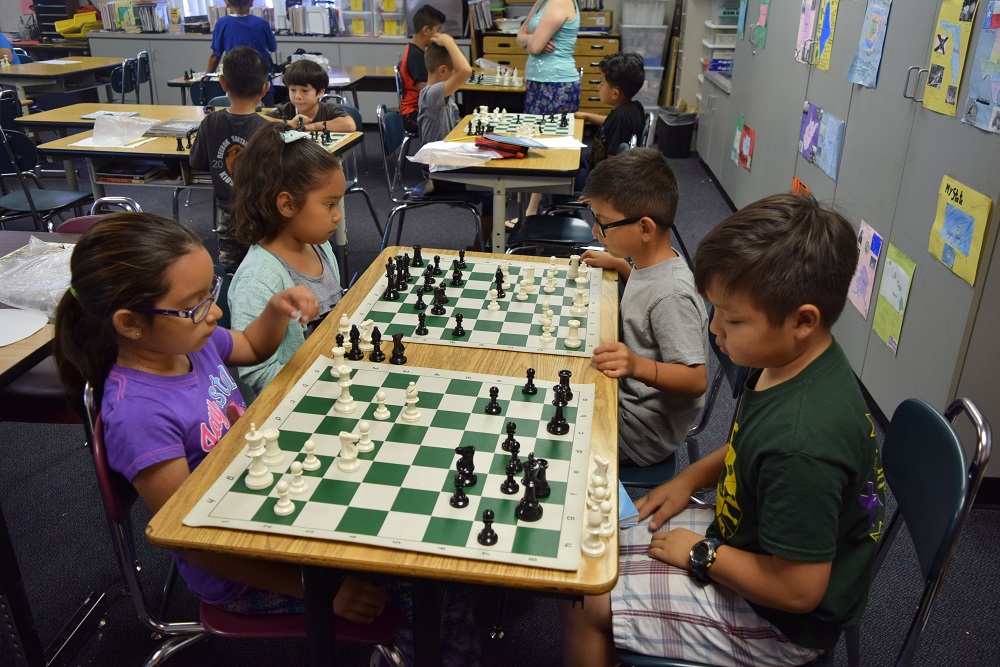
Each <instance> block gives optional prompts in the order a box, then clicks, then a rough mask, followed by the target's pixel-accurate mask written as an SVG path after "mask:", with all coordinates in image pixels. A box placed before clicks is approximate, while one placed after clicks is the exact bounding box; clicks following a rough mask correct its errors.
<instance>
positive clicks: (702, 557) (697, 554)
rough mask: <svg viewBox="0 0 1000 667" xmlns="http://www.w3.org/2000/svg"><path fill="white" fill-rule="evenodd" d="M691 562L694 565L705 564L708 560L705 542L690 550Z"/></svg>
mask: <svg viewBox="0 0 1000 667" xmlns="http://www.w3.org/2000/svg"><path fill="white" fill-rule="evenodd" d="M691 560H692V561H694V562H696V563H705V562H706V561H707V560H708V543H707V542H705V541H704V540H702V541H700V542H698V543H697V544H695V545H694V546H693V547H692V548H691Z"/></svg>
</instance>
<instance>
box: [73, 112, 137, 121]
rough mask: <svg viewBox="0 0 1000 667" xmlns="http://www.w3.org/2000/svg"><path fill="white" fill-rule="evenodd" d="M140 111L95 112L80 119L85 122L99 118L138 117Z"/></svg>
mask: <svg viewBox="0 0 1000 667" xmlns="http://www.w3.org/2000/svg"><path fill="white" fill-rule="evenodd" d="M138 115H139V112H138V111H94V112H92V113H85V114H83V115H82V116H80V118H82V119H83V120H97V117H98V116H124V117H131V116H138Z"/></svg>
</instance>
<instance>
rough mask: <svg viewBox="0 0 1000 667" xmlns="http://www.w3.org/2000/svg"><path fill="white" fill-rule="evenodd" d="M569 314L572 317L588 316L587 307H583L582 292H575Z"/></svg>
mask: <svg viewBox="0 0 1000 667" xmlns="http://www.w3.org/2000/svg"><path fill="white" fill-rule="evenodd" d="M569 312H570V314H571V315H578V316H579V315H586V314H587V307H586V306H585V305H583V292H582V291H581V290H575V291H574V292H573V305H572V306H570V309H569Z"/></svg>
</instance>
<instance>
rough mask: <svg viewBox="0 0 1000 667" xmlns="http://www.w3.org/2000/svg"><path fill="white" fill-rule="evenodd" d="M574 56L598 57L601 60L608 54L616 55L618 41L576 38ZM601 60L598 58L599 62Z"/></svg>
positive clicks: (602, 38) (604, 38)
mask: <svg viewBox="0 0 1000 667" xmlns="http://www.w3.org/2000/svg"><path fill="white" fill-rule="evenodd" d="M573 53H574V55H578V56H585V55H591V56H595V55H599V56H600V57H601V58H603V57H604V56H606V55H608V54H609V53H618V40H617V39H613V38H610V37H600V38H587V39H584V38H582V37H581V38H578V39H577V40H576V47H575V48H574V49H573ZM601 58H598V60H600V59H601Z"/></svg>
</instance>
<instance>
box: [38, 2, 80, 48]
mask: <svg viewBox="0 0 1000 667" xmlns="http://www.w3.org/2000/svg"><path fill="white" fill-rule="evenodd" d="M79 8H80V3H79V1H78V0H35V4H34V9H35V18H36V20H37V21H38V34H39V37H49V38H51V39H62V35H60V34H59V33H58V32H56V26H55V23H56V21H65V20H66V19H68V18H70V17H72V16H73V14H75V13H76V10H77V9H79Z"/></svg>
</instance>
